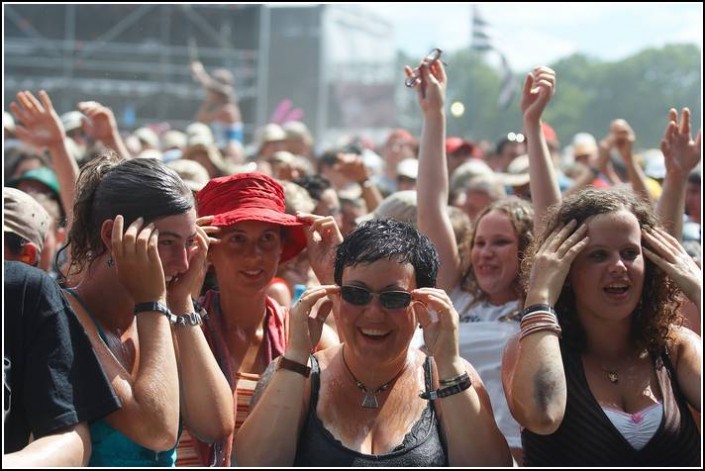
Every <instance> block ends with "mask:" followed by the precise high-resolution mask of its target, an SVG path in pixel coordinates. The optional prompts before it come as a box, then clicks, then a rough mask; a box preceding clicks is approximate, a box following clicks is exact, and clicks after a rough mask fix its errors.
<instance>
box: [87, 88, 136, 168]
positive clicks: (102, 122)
mask: <svg viewBox="0 0 705 471" xmlns="http://www.w3.org/2000/svg"><path fill="white" fill-rule="evenodd" d="M78 109H79V110H81V111H82V112H83V114H85V115H86V116H88V119H89V120H90V126H89V127H88V133H89V134H90V135H91V136H93V138H94V139H95V140H97V141H100V142H102V143H103V144H104V145H105V146H106V147H108V148H109V149H112V150H114V151H115V152H116V153H117V155H118V156H119V157H120V158H122V159H129V158H131V156H130V152H129V151H128V150H127V146H125V142H124V141H123V140H122V136H120V131H119V130H118V126H117V121H116V120H115V115H114V114H113V110H111V109H110V108H108V107H107V106H104V105H101V104H100V103H98V102H97V101H82V102H80V103H79V104H78Z"/></svg>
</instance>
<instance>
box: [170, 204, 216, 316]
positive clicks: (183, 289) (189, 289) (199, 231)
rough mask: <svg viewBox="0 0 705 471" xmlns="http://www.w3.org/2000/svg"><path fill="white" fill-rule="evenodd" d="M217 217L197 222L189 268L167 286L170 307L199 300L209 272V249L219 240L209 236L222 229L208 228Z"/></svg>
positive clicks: (202, 218) (205, 218) (190, 250)
mask: <svg viewBox="0 0 705 471" xmlns="http://www.w3.org/2000/svg"><path fill="white" fill-rule="evenodd" d="M214 217H215V216H204V217H201V218H199V219H197V220H196V235H195V239H194V244H193V245H191V246H190V247H189V256H188V259H189V267H188V270H186V271H185V272H184V273H180V274H179V275H178V276H176V277H175V278H174V279H172V280H171V282H169V283H168V285H167V296H168V298H169V299H168V301H169V306H170V307H171V306H172V304H173V305H174V306H180V305H185V304H184V302H185V301H190V299H191V298H192V297H193V298H197V297H198V295H199V294H200V292H201V288H202V287H203V280H204V279H205V278H206V273H207V272H208V247H209V245H210V244H211V243H213V241H216V242H217V239H214V238H211V237H209V236H208V234H209V233H213V232H217V231H219V230H220V228H218V227H215V226H206V224H208V223H210V222H211V221H212V220H213V218H214Z"/></svg>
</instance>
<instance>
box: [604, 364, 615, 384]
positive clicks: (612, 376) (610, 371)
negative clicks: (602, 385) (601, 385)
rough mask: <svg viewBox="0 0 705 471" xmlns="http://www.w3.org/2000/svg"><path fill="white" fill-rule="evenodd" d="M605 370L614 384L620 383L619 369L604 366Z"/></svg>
mask: <svg viewBox="0 0 705 471" xmlns="http://www.w3.org/2000/svg"><path fill="white" fill-rule="evenodd" d="M603 371H604V372H605V374H606V375H607V379H608V380H609V381H610V383H612V384H617V383H619V371H617V370H608V369H606V368H603Z"/></svg>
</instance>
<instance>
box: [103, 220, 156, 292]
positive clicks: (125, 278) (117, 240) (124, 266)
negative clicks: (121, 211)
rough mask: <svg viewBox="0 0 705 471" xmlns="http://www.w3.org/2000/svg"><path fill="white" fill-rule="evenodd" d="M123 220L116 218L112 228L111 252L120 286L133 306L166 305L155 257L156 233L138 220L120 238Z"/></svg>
mask: <svg viewBox="0 0 705 471" xmlns="http://www.w3.org/2000/svg"><path fill="white" fill-rule="evenodd" d="M123 225H124V218H123V217H122V216H120V215H118V216H116V217H115V219H114V221H113V228H112V252H113V255H112V256H113V258H114V259H115V268H116V269H117V274H118V278H119V279H120V283H121V284H122V285H123V286H124V287H125V288H126V289H127V290H128V292H129V293H130V295H131V297H132V299H133V300H134V302H135V304H138V303H146V302H154V301H159V302H161V303H164V302H165V301H166V282H165V280H164V270H163V269H162V262H161V258H160V257H159V251H158V249H157V247H158V240H159V231H158V230H157V229H156V228H155V227H154V224H153V223H150V224H147V225H145V224H144V220H143V219H142V218H137V219H136V220H135V221H133V222H132V224H130V225H129V226H128V228H127V230H126V231H125V233H124V234H123Z"/></svg>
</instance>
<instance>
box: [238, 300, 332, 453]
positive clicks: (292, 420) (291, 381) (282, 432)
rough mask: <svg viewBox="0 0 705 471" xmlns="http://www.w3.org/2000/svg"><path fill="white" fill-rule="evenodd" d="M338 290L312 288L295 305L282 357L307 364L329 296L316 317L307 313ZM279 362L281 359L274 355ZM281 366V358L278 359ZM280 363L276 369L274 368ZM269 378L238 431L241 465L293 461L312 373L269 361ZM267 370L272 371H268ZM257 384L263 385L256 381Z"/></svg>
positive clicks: (327, 312) (329, 306)
mask: <svg viewBox="0 0 705 471" xmlns="http://www.w3.org/2000/svg"><path fill="white" fill-rule="evenodd" d="M337 292H339V288H338V287H337V286H317V287H315V288H309V289H308V290H306V291H305V292H304V294H303V295H301V298H300V299H299V301H297V302H296V304H295V305H294V307H292V309H291V311H289V314H290V318H291V323H290V325H289V345H288V346H287V349H286V352H285V353H284V355H283V358H282V360H283V361H288V362H289V363H292V362H293V363H294V364H298V365H300V367H304V366H305V365H307V364H308V362H309V355H310V353H311V351H312V349H313V347H314V346H315V345H316V344H318V341H319V339H320V336H321V329H322V328H323V324H324V322H325V318H326V317H327V315H328V314H329V313H330V308H331V301H324V306H322V307H321V308H320V309H318V311H317V313H316V317H313V318H312V317H309V315H310V314H311V312H312V309H313V306H314V304H316V303H317V302H318V301H319V300H320V299H323V298H325V297H326V296H327V295H331V294H335V293H337ZM276 361H277V362H279V361H280V360H276ZM278 365H279V366H280V365H281V363H278ZM272 368H276V370H274V372H273V373H272V371H271V369H272ZM269 373H271V374H272V375H271V380H270V381H269V383H268V384H267V385H266V388H265V389H264V391H263V392H262V393H261V397H259V399H256V398H253V401H254V400H257V402H256V404H255V405H254V407H253V409H252V411H251V412H250V415H249V416H248V417H247V419H245V422H244V423H243V424H242V427H241V428H240V430H239V431H238V433H237V435H236V436H235V455H236V456H237V462H238V464H239V465H240V466H293V465H294V458H295V457H296V449H297V446H298V439H299V433H300V431H301V427H302V426H303V421H304V418H305V414H306V410H307V408H308V403H309V394H310V393H309V391H310V380H309V379H308V374H304V373H302V372H301V371H292V370H291V368H290V367H284V368H281V367H275V366H273V365H270V368H269ZM265 376H268V377H269V375H268V374H266V375H265ZM258 389H259V385H258Z"/></svg>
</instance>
